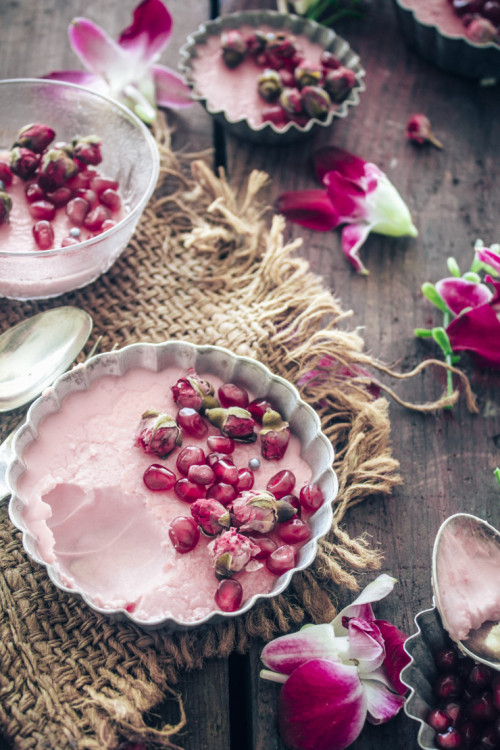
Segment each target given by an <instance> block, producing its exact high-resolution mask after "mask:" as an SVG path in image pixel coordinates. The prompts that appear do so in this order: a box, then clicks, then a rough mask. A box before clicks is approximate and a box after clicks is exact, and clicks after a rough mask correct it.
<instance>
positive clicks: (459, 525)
mask: <svg viewBox="0 0 500 750" xmlns="http://www.w3.org/2000/svg"><path fill="white" fill-rule="evenodd" d="M493 555H495V556H496V557H492V556H493ZM460 559H462V561H463V564H462V565H460V566H459V564H458V562H459V560H460ZM488 560H490V561H491V562H489V563H488ZM478 566H479V567H478ZM484 566H486V568H488V566H490V570H489V571H488V572H489V573H491V576H492V577H493V580H494V583H492V585H491V587H490V589H489V591H488V592H487V594H489V595H490V596H491V595H494V593H496V592H495V591H494V589H495V586H496V590H497V592H498V598H499V599H500V586H499V583H498V582H499V581H500V532H498V531H497V529H495V528H494V527H493V526H491V525H490V524H489V523H487V522H486V521H483V520H482V519H480V518H477V517H476V516H473V515H470V514H469V513H456V514H455V515H453V516H450V517H449V518H448V519H446V521H444V523H443V524H442V525H441V527H440V529H439V531H438V533H437V535H436V540H435V542H434V549H433V554H432V587H433V590H434V599H435V602H436V607H437V609H438V611H439V614H440V615H441V620H442V623H443V627H444V628H445V630H448V632H449V628H450V620H454V619H455V616H456V612H457V611H460V609H461V607H464V608H465V609H466V608H467V605H468V604H469V603H470V596H471V595H473V594H474V593H475V592H476V591H480V590H481V586H482V584H483V582H484V581H483V580H482V579H483V578H484V579H486V572H485V567H484ZM450 571H451V572H452V573H453V577H454V580H453V581H452V585H451V589H452V590H453V596H452V598H451V599H450V598H449V597H448V593H449V592H450V591H451V589H450ZM475 571H477V572H476V573H475ZM479 571H483V573H481V572H479ZM447 588H448V590H447ZM482 603H483V602H482ZM452 629H453V628H452ZM453 640H455V641H456V643H457V644H458V646H459V648H460V649H461V651H463V652H464V653H466V654H468V655H469V656H471V657H472V658H473V659H475V660H476V661H479V662H482V663H483V664H487V665H488V666H489V667H492V668H493V669H496V670H499V671H500V620H488V621H486V622H483V623H482V625H481V626H480V627H478V628H476V629H472V628H471V629H470V630H469V633H468V634H467V636H466V637H465V638H464V639H463V640H458V639H453Z"/></svg>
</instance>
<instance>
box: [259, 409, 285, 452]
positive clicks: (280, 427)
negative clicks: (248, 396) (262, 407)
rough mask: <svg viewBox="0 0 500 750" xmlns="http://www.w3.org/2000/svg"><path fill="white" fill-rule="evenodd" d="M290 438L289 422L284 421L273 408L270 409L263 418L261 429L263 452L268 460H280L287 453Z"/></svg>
mask: <svg viewBox="0 0 500 750" xmlns="http://www.w3.org/2000/svg"><path fill="white" fill-rule="evenodd" d="M289 440H290V430H289V427H288V422H284V421H283V419H282V418H281V415H280V414H279V413H278V412H277V411H274V410H273V409H268V410H267V411H266V413H265V414H264V417H263V418H262V430H261V431H260V445H261V452H262V455H263V457H264V458H267V459H268V460H272V459H276V460H278V461H279V460H280V459H281V458H283V456H284V455H285V451H286V449H287V447H288V442H289Z"/></svg>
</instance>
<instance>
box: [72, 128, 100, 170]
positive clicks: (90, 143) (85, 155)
mask: <svg viewBox="0 0 500 750" xmlns="http://www.w3.org/2000/svg"><path fill="white" fill-rule="evenodd" d="M71 145H72V147H73V158H74V159H76V160H77V161H79V162H80V164H92V165H93V166H95V165H96V164H100V163H101V161H102V154H101V139H100V138H98V136H96V135H86V136H84V137H79V138H74V139H73V141H72V144H71Z"/></svg>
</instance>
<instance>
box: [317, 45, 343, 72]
mask: <svg viewBox="0 0 500 750" xmlns="http://www.w3.org/2000/svg"><path fill="white" fill-rule="evenodd" d="M319 61H320V63H321V65H322V67H323V68H327V69H328V70H335V69H336V68H340V67H341V65H342V63H341V62H340V60H339V59H338V57H335V55H334V54H333V52H329V51H328V50H326V49H325V50H323V52H322V53H321V56H320V58H319Z"/></svg>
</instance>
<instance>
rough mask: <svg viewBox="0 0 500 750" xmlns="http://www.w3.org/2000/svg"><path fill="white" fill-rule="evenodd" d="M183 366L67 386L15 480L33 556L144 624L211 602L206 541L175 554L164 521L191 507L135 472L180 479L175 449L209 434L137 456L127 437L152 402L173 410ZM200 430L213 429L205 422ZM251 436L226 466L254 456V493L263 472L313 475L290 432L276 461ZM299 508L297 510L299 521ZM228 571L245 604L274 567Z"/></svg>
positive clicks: (264, 479)
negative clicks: (156, 469)
mask: <svg viewBox="0 0 500 750" xmlns="http://www.w3.org/2000/svg"><path fill="white" fill-rule="evenodd" d="M185 375H186V372H185V370H182V369H180V368H177V367H169V368H168V369H166V370H163V371H162V372H159V373H157V372H152V371H149V370H146V369H143V368H133V369H131V370H129V371H128V372H127V373H126V374H124V375H122V376H120V377H117V376H104V377H100V378H98V379H96V380H95V381H93V382H92V384H91V386H90V388H89V389H88V390H86V391H77V392H72V393H70V394H69V395H68V396H67V397H66V398H64V400H63V402H62V404H61V407H60V409H59V410H58V411H57V412H54V413H53V414H49V415H48V416H47V417H45V418H44V419H43V420H42V422H41V424H40V425H39V430H38V437H37V439H36V440H34V441H33V442H32V443H31V444H30V445H29V446H28V447H27V448H26V450H25V452H24V454H23V461H24V463H25V465H26V471H25V472H24V473H23V474H22V475H21V477H20V478H19V480H18V486H17V494H18V496H19V498H20V499H21V502H22V503H23V508H24V510H23V514H22V515H23V521H24V524H25V526H26V528H27V530H28V531H29V532H31V534H33V536H34V537H35V538H36V545H37V546H36V553H37V554H38V556H39V557H40V558H41V559H42V560H43V561H44V562H45V563H46V564H49V565H52V566H53V567H54V568H55V569H56V570H57V571H58V574H59V576H60V578H61V581H62V582H63V584H64V585H66V586H68V587H69V588H78V589H81V590H83V591H84V592H85V593H86V595H87V596H88V598H89V600H90V601H91V602H92V603H94V604H95V605H97V606H99V607H103V608H110V609H115V608H125V609H127V610H128V611H129V612H133V614H134V617H136V618H137V619H139V620H141V621H143V622H146V623H154V622H155V621H161V620H164V619H165V618H166V617H174V618H176V619H178V620H180V621H183V622H191V621H195V620H198V619H200V618H203V617H204V616H206V615H207V614H209V613H210V612H213V611H215V610H217V606H216V605H215V602H214V597H215V594H216V590H217V587H218V581H217V578H216V577H215V574H214V564H213V560H212V556H211V555H210V549H209V545H210V544H211V542H212V540H211V539H210V538H208V537H205V536H204V535H201V536H200V541H199V542H198V544H197V545H196V547H195V548H194V549H192V550H191V551H189V552H187V553H184V554H181V553H179V552H177V551H176V550H175V548H174V546H173V544H172V541H171V539H170V537H169V526H170V523H171V521H172V519H174V518H175V517H178V516H189V515H190V504H189V503H187V502H185V501H183V500H180V499H179V498H178V497H177V495H176V493H175V491H174V490H173V489H170V490H164V491H151V490H150V489H148V488H147V487H146V485H145V484H144V481H143V474H144V472H145V470H146V469H147V468H148V467H149V466H151V464H153V463H157V464H161V465H163V466H165V467H168V468H169V469H170V470H171V471H172V472H174V473H175V474H176V475H177V477H179V478H181V477H182V475H181V474H180V473H179V470H178V469H177V467H176V461H177V458H178V455H179V453H180V451H181V450H182V448H184V447H185V446H188V445H194V446H200V447H202V448H203V450H204V451H205V452H208V451H207V436H206V435H205V436H204V437H203V438H194V437H192V436H191V435H189V434H186V432H185V431H184V435H183V443H182V448H181V447H176V448H175V449H174V450H173V452H172V453H170V454H169V455H168V456H167V457H166V458H164V459H160V458H157V457H156V456H153V455H149V454H147V453H145V452H144V451H143V450H142V449H141V447H139V446H138V445H137V443H136V432H137V427H138V423H139V422H140V421H141V416H142V415H143V413H144V412H145V411H147V410H151V409H157V410H161V411H162V412H167V413H168V414H170V415H172V416H174V417H175V415H176V414H177V412H178V406H177V405H176V404H175V403H174V399H173V395H172V390H171V387H172V385H173V384H174V383H176V381H177V380H178V379H179V378H184V377H185ZM201 377H203V375H201ZM207 379H209V380H210V382H211V383H212V385H213V386H214V388H215V391H216V393H217V389H218V388H219V386H220V385H221V384H222V381H221V380H220V379H218V378H216V377H215V376H213V375H210V376H207ZM249 395H250V397H251V398H252V396H251V394H249ZM208 434H209V435H220V434H221V433H220V431H219V429H218V428H217V427H215V426H214V425H209V427H208ZM259 441H260V438H259V439H258V441H257V442H253V443H242V442H235V450H234V453H232V454H231V456H230V458H231V459H232V460H233V461H234V464H235V465H236V466H237V467H238V468H246V467H248V465H249V462H251V459H255V458H259V462H260V467H259V468H255V469H254V475H255V483H254V487H253V489H254V490H265V488H266V485H267V483H268V481H269V479H270V478H271V477H272V476H274V475H275V474H276V473H277V472H278V471H281V470H283V469H290V470H291V471H293V474H294V475H295V478H296V484H295V489H294V494H296V495H298V494H299V491H300V488H301V487H303V486H304V485H305V484H307V483H309V482H310V481H311V473H312V472H311V468H310V466H309V465H308V464H307V463H306V462H305V461H304V460H303V459H302V458H301V456H300V443H299V440H298V439H297V438H296V437H295V436H293V435H291V437H290V442H289V444H288V447H287V450H286V453H285V455H284V457H283V458H282V459H281V460H279V461H277V460H265V459H264V458H263V457H262V456H261V448H260V445H259ZM252 463H253V464H254V465H255V461H253V462H251V464H252ZM308 515H310V512H309V513H307V512H304V510H303V512H302V520H305V519H307V517H308ZM254 536H258V535H254ZM271 536H276V534H275V531H273V532H271ZM278 543H279V544H283V542H282V541H281V542H278ZM293 546H294V547H296V548H298V547H300V546H301V545H300V544H295V545H293ZM233 579H236V580H238V581H239V582H240V584H241V586H242V588H243V603H244V602H245V601H246V600H247V599H248V598H249V597H251V596H252V595H254V594H258V593H266V592H269V591H271V590H272V588H273V586H274V583H275V581H276V576H275V575H273V574H272V573H271V572H270V571H269V570H268V568H267V567H266V565H265V564H263V563H262V562H260V561H258V560H255V559H252V560H251V562H250V563H249V564H248V566H247V567H246V568H245V569H244V570H243V571H242V572H238V573H236V574H235V575H234V576H233V578H231V579H230V580H233Z"/></svg>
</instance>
